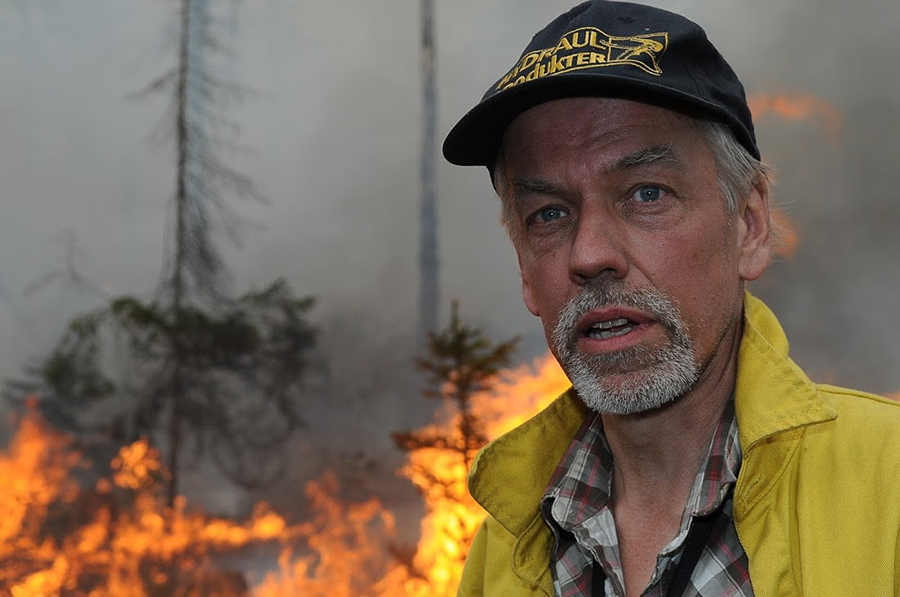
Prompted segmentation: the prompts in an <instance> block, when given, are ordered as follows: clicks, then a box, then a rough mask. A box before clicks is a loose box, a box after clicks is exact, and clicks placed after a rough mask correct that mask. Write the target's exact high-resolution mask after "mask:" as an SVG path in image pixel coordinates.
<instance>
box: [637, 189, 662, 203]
mask: <svg viewBox="0 0 900 597" xmlns="http://www.w3.org/2000/svg"><path fill="white" fill-rule="evenodd" d="M663 194H665V191H664V190H662V189H661V188H659V187H656V186H653V185H645V186H642V187H641V188H639V189H638V190H637V191H635V192H634V195H632V198H633V199H634V200H635V201H640V202H642V203H652V202H653V201H658V200H659V199H660V198H661V197H662V196H663Z"/></svg>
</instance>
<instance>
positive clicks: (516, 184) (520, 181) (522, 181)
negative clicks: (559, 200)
mask: <svg viewBox="0 0 900 597" xmlns="http://www.w3.org/2000/svg"><path fill="white" fill-rule="evenodd" d="M512 188H513V191H514V192H515V193H516V194H518V193H526V194H533V195H560V194H562V192H563V191H562V189H561V188H560V187H559V186H557V185H555V184H552V183H549V182H547V181H545V180H541V179H540V178H517V179H515V180H513V181H512Z"/></svg>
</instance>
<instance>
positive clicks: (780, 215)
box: [747, 94, 843, 259]
mask: <svg viewBox="0 0 900 597" xmlns="http://www.w3.org/2000/svg"><path fill="white" fill-rule="evenodd" d="M747 103H748V104H749V107H750V112H751V113H752V114H753V119H754V120H755V121H756V122H757V123H758V122H760V121H761V120H763V119H764V118H765V117H767V116H769V115H773V116H777V117H778V118H781V119H784V120H813V121H817V122H821V123H822V125H823V127H824V132H825V136H826V137H827V138H828V139H830V140H831V141H832V142H836V141H837V140H838V139H839V138H840V135H841V129H842V128H843V118H841V114H840V112H838V110H837V109H836V108H835V107H834V106H832V105H831V104H829V103H828V102H826V101H824V100H822V99H819V98H817V97H815V96H812V95H764V94H760V95H753V96H751V97H749V98H748V100H747ZM772 220H773V223H774V225H775V229H776V230H777V232H778V238H777V244H776V246H775V254H776V255H778V256H781V257H784V258H787V259H790V258H792V257H794V255H795V254H796V252H797V245H798V244H799V241H800V238H799V234H798V233H797V227H796V226H795V225H794V223H793V222H792V221H791V220H790V218H789V217H788V216H787V214H786V213H785V212H784V210H782V209H781V208H779V207H778V206H777V205H776V206H773V208H772Z"/></svg>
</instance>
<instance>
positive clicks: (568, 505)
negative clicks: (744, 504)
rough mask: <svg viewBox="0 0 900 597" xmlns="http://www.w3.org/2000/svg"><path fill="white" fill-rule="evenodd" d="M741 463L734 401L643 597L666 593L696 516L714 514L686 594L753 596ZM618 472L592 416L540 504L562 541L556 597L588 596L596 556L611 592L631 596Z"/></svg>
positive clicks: (556, 560) (610, 596) (613, 596)
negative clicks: (742, 531)
mask: <svg viewBox="0 0 900 597" xmlns="http://www.w3.org/2000/svg"><path fill="white" fill-rule="evenodd" d="M740 466H741V448H740V443H739V441H738V429H737V421H736V420H735V418H734V401H733V400H731V401H729V402H728V405H727V406H726V408H725V412H724V413H723V414H722V419H721V420H720V421H719V425H718V427H717V428H716V431H715V433H714V435H713V440H712V444H711V445H710V451H709V456H708V457H707V460H706V465H705V466H703V467H701V468H700V470H699V471H698V472H697V477H696V479H695V480H694V485H693V487H692V489H691V493H690V496H689V497H688V501H687V504H686V506H685V510H684V515H683V516H682V520H681V525H680V528H679V531H678V533H677V534H676V535H675V538H674V539H672V541H670V542H669V544H668V545H666V546H665V547H664V548H663V549H662V551H660V552H659V555H658V556H657V559H656V569H655V570H654V572H653V576H652V577H651V578H650V583H649V584H648V585H647V587H646V588H645V589H644V591H643V592H642V593H641V595H642V596H645V597H662V596H664V595H665V594H666V591H667V590H668V588H669V584H670V583H671V580H672V576H673V574H674V572H675V567H676V566H677V564H678V560H679V558H680V556H681V553H682V548H683V546H684V541H685V538H686V537H687V535H688V531H689V530H690V528H691V521H692V518H693V517H694V516H706V515H708V514H712V513H713V512H718V516H717V519H716V521H715V526H714V527H713V530H712V534H711V535H710V537H709V540H708V541H707V544H706V548H705V549H704V550H703V552H702V554H701V556H700V560H699V561H698V562H697V565H696V567H695V568H694V570H693V573H692V575H691V579H690V582H689V583H688V585H687V588H686V589H685V593H684V594H685V595H688V596H692V597H693V596H701V597H706V596H709V597H713V596H714V597H721V596H725V595H734V596H742V595H753V589H752V587H751V586H750V573H749V570H748V567H747V554H745V553H744V548H743V547H742V546H741V543H740V541H738V537H737V531H736V530H735V528H734V519H733V518H732V513H731V506H732V499H731V494H732V490H733V488H734V483H735V481H737V473H738V470H739V469H740ZM612 470H613V467H612V453H611V452H610V450H609V445H608V444H607V443H606V437H605V436H604V434H603V425H602V422H601V419H600V417H599V416H594V417H589V418H588V419H587V420H586V421H585V422H584V424H583V425H582V426H581V428H580V429H579V430H578V433H576V435H575V438H574V439H573V440H572V443H571V445H570V446H569V448H568V450H567V451H566V453H565V454H564V455H563V457H562V460H560V464H559V466H558V467H557V469H556V472H555V473H554V474H553V477H552V478H551V479H550V484H549V486H548V488H547V492H546V493H545V495H544V498H543V500H542V502H541V510H542V512H543V515H544V519H545V520H546V522H547V524H548V525H549V526H550V529H551V530H552V531H553V535H554V537H555V538H556V549H555V551H554V553H553V555H552V557H551V570H552V572H553V586H554V589H555V591H556V594H557V595H560V596H562V597H576V596H584V597H589V596H590V595H591V576H592V575H591V567H592V565H593V562H594V558H595V557H597V560H598V562H599V563H600V565H601V566H602V567H603V570H604V572H605V573H606V584H605V586H604V594H605V595H606V596H607V597H623V596H624V595H625V590H624V587H623V585H624V582H623V578H622V565H621V562H620V560H619V547H618V540H617V538H616V526H615V522H614V520H613V515H612V511H611V510H610V509H609V504H608V502H609V498H610V485H611V482H612ZM592 554H596V556H595V555H592Z"/></svg>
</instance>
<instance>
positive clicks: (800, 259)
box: [0, 0, 900, 419]
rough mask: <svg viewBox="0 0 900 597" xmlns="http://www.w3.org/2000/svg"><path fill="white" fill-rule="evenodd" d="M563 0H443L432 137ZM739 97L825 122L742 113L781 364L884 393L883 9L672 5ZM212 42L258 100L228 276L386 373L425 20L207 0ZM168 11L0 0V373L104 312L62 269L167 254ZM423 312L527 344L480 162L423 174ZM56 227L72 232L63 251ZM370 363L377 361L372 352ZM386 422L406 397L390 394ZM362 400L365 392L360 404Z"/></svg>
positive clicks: (894, 109) (146, 285) (247, 137)
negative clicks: (164, 122)
mask: <svg viewBox="0 0 900 597" xmlns="http://www.w3.org/2000/svg"><path fill="white" fill-rule="evenodd" d="M571 4H572V3H571V2H568V1H566V2H563V1H561V0H552V1H548V0H541V1H538V0H477V1H475V0H456V1H453V2H449V1H448V2H438V3H437V6H436V20H437V30H436V36H437V67H438V98H439V107H438V113H439V120H440V122H439V127H438V128H439V131H440V134H441V135H442V136H443V135H444V134H446V132H447V131H448V130H449V129H450V127H451V126H452V125H453V124H454V122H455V121H456V119H457V118H458V117H460V116H461V115H462V114H463V113H465V111H466V110H468V109H469V108H470V107H471V106H472V105H474V103H475V102H476V101H477V99H478V98H480V96H481V94H482V93H483V91H484V90H485V89H486V88H487V86H488V85H490V83H492V82H493V81H494V80H495V79H496V78H497V77H498V76H499V75H500V74H502V73H503V72H505V71H506V70H507V69H508V68H509V67H510V66H511V65H512V64H513V63H514V62H515V61H516V59H517V58H518V56H519V54H520V52H521V49H522V48H523V47H524V46H525V45H526V44H527V42H528V41H529V40H530V39H531V36H532V35H533V34H534V33H535V32H536V31H537V30H538V29H539V28H540V27H542V26H543V25H544V24H545V23H547V22H549V20H550V19H552V18H553V17H555V16H556V15H558V14H559V13H561V12H563V11H564V10H566V9H568V8H569V7H570V6H571ZM660 5H661V6H663V7H664V8H669V9H671V10H675V11H678V12H682V13H684V14H686V15H687V16H689V17H691V18H693V19H694V20H697V21H698V22H700V23H701V24H702V25H703V26H704V27H705V28H706V30H707V32H708V34H709V36H710V38H711V39H712V40H713V41H714V43H716V44H717V45H718V46H719V48H720V50H721V51H722V53H723V54H724V55H725V56H726V58H727V59H728V60H729V61H730V62H731V64H732V66H733V67H734V68H735V70H736V71H737V72H738V74H739V75H740V77H741V78H742V80H743V81H744V84H745V87H746V88H747V91H748V94H749V95H751V96H753V95H761V94H765V95H786V96H799V95H812V96H815V97H816V98H817V99H818V100H820V101H821V102H824V103H825V104H827V105H830V106H832V107H833V108H834V109H835V110H837V112H838V113H839V114H840V115H841V118H842V124H841V127H840V130H839V131H838V133H837V134H836V135H829V133H828V131H827V130H826V125H825V123H824V122H823V121H822V119H821V118H816V117H813V118H810V119H805V120H790V121H789V120H785V119H782V118H779V117H777V116H774V115H766V116H764V117H761V118H760V119H758V121H757V130H758V137H759V142H760V146H761V149H762V152H763V154H764V158H765V159H766V160H767V161H769V162H771V163H772V164H773V165H774V166H775V167H776V168H777V170H778V197H779V201H780V202H782V203H783V204H784V205H785V209H786V213H787V215H788V217H789V218H790V219H791V221H792V222H793V224H794V225H795V227H796V229H797V230H798V233H799V238H800V244H799V246H798V249H797V253H796V256H795V257H793V258H792V259H785V260H781V261H779V262H777V263H775V264H773V266H772V267H771V268H770V271H769V272H767V274H766V275H765V276H764V278H763V279H762V280H761V281H760V282H757V283H756V284H755V285H754V290H755V292H757V293H758V294H760V295H762V296H763V297H764V298H765V299H766V300H767V301H768V302H769V303H770V305H771V306H772V307H773V309H774V310H775V312H776V313H777V314H778V315H780V316H781V318H782V322H783V323H784V325H785V327H786V329H787V331H788V335H789V338H790V339H791V342H792V350H793V355H794V356H795V358H796V359H797V360H798V361H799V362H800V364H801V365H803V366H805V367H806V368H807V369H808V371H809V373H810V374H811V375H812V376H813V377H814V378H816V379H819V380H827V381H833V382H837V383H842V384H847V385H853V386H857V387H861V388H863V389H868V390H873V391H878V392H894V391H898V390H900V374H898V373H897V371H898V370H900V341H898V330H900V309H898V307H897V296H898V291H900V268H898V266H897V263H896V262H897V257H898V255H900V251H898V249H900V234H898V233H897V226H898V224H900V208H898V201H900V193H898V189H900V168H897V166H896V164H898V163H900V149H898V143H897V141H896V140H897V139H898V138H900V78H898V77H897V76H896V73H897V70H898V67H897V53H896V50H895V47H896V44H895V31H894V30H895V28H896V24H897V23H898V22H900V4H898V3H897V2H896V0H862V1H860V2H843V1H834V0H827V1H824V0H793V1H791V0H787V1H785V0H777V1H776V0H757V1H755V2H752V3H750V2H746V1H740V0H726V1H723V0H693V1H690V0H680V1H662V2H660ZM211 6H212V7H213V8H214V11H215V12H216V14H218V15H219V17H220V19H221V25H220V35H221V36H222V37H223V38H224V40H225V41H226V42H227V45H228V47H229V48H230V50H229V54H227V55H224V56H218V57H214V58H210V60H211V62H210V65H211V67H212V68H214V70H215V72H216V73H217V74H219V75H221V76H223V77H224V78H227V79H229V80H234V81H238V82H241V83H243V84H246V85H248V86H250V87H252V88H253V89H254V93H252V94H250V95H249V96H248V97H245V98H244V99H243V100H242V101H240V102H237V101H235V102H233V103H231V104H230V105H229V106H227V111H228V114H229V115H230V116H231V117H232V118H233V119H234V120H235V121H237V122H238V123H239V124H240V129H241V131H240V136H239V138H237V139H236V142H237V144H238V145H239V146H240V147H237V148H227V147H223V148H222V149H221V152H222V157H223V158H224V159H226V160H227V161H229V162H230V163H231V164H232V165H233V166H234V167H235V168H236V169H238V170H240V171H242V172H245V173H246V174H249V175H250V176H252V177H253V179H254V180H255V182H256V184H257V186H258V187H259V189H260V190H261V191H262V192H263V193H264V194H265V196H266V197H267V198H268V202H267V203H266V204H255V203H238V204H236V209H237V210H238V211H239V212H240V213H241V214H242V215H243V216H245V217H246V218H247V219H248V220H249V221H250V222H251V223H250V224H249V225H248V226H246V227H245V228H244V233H243V235H242V243H241V245H240V246H236V245H234V244H230V243H229V241H228V240H227V239H226V238H225V237H224V236H220V238H222V247H223V250H224V253H225V257H226V259H227V262H228V264H229V266H230V270H231V273H232V288H234V289H235V291H238V292H240V291H243V290H247V289H249V288H253V287H260V286H262V285H264V284H267V283H268V282H269V281H271V280H272V279H273V278H275V277H278V276H284V277H286V278H287V279H288V280H289V281H290V283H291V284H292V286H293V287H294V289H295V290H296V291H297V292H298V293H300V294H313V295H315V296H317V297H318V298H319V303H318V305H317V307H316V308H315V311H314V314H315V315H314V317H315V319H316V321H317V322H318V323H319V324H320V325H321V326H322V329H323V345H324V346H326V347H328V348H329V350H332V351H335V352H336V353H339V355H342V358H343V361H341V362H342V363H343V364H342V365H339V366H337V369H336V370H337V371H338V372H339V374H340V375H346V376H347V378H346V379H344V380H343V381H344V383H345V385H346V386H347V387H348V388H350V389H348V390H347V391H348V392H351V393H352V392H354V391H355V392H356V393H357V394H359V396H360V397H359V398H358V400H359V402H360V403H364V402H365V397H364V392H361V391H360V390H359V389H358V388H357V389H356V390H353V389H352V388H351V386H352V383H351V381H350V380H351V379H352V377H353V375H354V372H358V371H359V370H361V369H364V368H367V367H369V368H371V367H373V366H374V367H379V366H380V365H379V363H381V362H382V361H381V360H379V359H380V358H382V359H383V358H384V355H385V353H386V352H392V351H393V353H392V355H391V357H390V359H389V360H390V362H391V365H390V366H385V367H384V368H383V369H382V374H385V373H384V372H390V371H395V370H400V369H402V367H401V365H400V364H399V363H403V362H405V361H404V359H405V358H406V356H405V353H403V352H402V349H400V348H397V347H398V346H400V344H402V342H401V339H403V338H406V337H409V336H410V335H411V334H412V333H413V332H414V330H415V322H416V317H415V316H414V312H415V308H416V305H417V301H416V292H417V288H416V283H417V271H416V267H417V251H418V249H417V240H418V203H417V202H418V189H419V185H418V180H417V175H418V150H419V142H420V141H419V134H420V133H419V131H420V120H419V119H420V114H421V110H420V103H419V94H420V89H419V85H420V78H419V59H418V54H417V51H418V35H419V29H418V11H417V8H418V6H417V3H415V2H409V1H406V2H400V1H398V0H379V1H375V2H373V1H363V0H347V1H345V2H333V1H330V0H328V1H325V0H318V1H312V2H298V1H294V0H244V1H242V2H238V1H233V0H212V2H211ZM174 11H175V5H174V4H173V3H166V2H157V1H155V0H79V2H77V3H74V2H69V1H66V0H47V1H44V2H40V3H37V2H33V1H30V0H0V81H2V82H3V83H2V89H0V114H2V118H0V181H2V184H3V187H2V188H3V190H2V193H3V195H2V197H3V199H2V205H3V215H2V217H0V331H2V338H3V341H2V342H0V373H2V374H3V375H10V374H13V373H15V372H16V371H17V369H18V367H19V365H20V363H21V362H22V361H23V360H24V359H25V358H26V357H28V356H29V355H33V354H37V353H40V352H41V351H46V350H47V349H48V348H49V347H50V346H52V343H53V341H54V340H55V338H56V337H57V335H58V334H59V333H60V331H61V329H62V325H63V324H64V322H65V319H66V318H67V317H68V316H69V315H71V314H72V313H74V312H75V311H77V310H79V309H85V308H89V307H91V306H95V305H96V304H97V300H98V299H97V298H96V296H95V295H94V293H93V292H92V291H91V290H89V289H86V288H85V287H83V286H82V287H78V286H72V285H64V284H62V283H61V277H57V278H56V279H55V280H56V281H53V282H50V283H47V284H45V285H43V286H41V288H40V289H39V290H37V291H35V292H31V293H29V294H26V293H25V292H24V291H25V289H27V288H29V287H30V286H29V285H30V284H31V285H33V283H34V282H35V281H36V280H39V279H41V278H42V276H46V275H47V274H48V273H52V272H54V271H61V270H62V268H63V265H64V263H65V257H66V255H67V254H69V253H71V252H72V251H73V250H74V253H73V255H72V256H73V257H74V262H75V263H76V265H77V268H78V271H80V272H81V273H82V274H83V275H84V276H86V277H87V278H89V279H90V280H92V281H93V282H94V283H96V284H97V285H98V286H99V287H100V288H101V289H102V290H103V292H106V293H109V294H122V293H145V292H149V291H151V290H152V289H153V287H154V286H155V284H156V282H157V277H158V274H159V270H160V266H161V264H162V261H163V243H164V241H165V236H164V234H163V230H164V228H165V226H166V222H167V215H166V214H167V209H168V208H169V206H170V199H171V196H172V194H173V185H174V167H173V160H174V157H173V152H172V151H171V148H170V147H168V146H167V145H166V144H165V143H159V142H157V143H155V144H154V143H152V142H151V141H150V140H149V139H150V138H151V137H152V133H153V131H154V130H156V127H157V125H158V123H159V122H160V120H161V119H162V117H163V113H164V110H165V109H166V101H165V99H164V98H163V97H161V96H160V97H150V98H148V99H145V100H142V101H133V100H129V99H127V96H128V95H129V94H130V93H132V92H134V91H135V90H137V89H140V88H141V87H142V86H143V85H145V84H146V83H147V82H148V81H150V80H151V79H152V78H153V77H154V76H156V75H159V74H161V73H162V72H165V70H166V69H168V68H170V67H171V66H172V63H173V60H174V54H173V51H174V49H173V44H174V39H175V38H174V35H175V33H174V32H175V23H176V21H175V14H174ZM438 202H439V218H440V251H441V255H440V258H441V266H442V269H441V285H442V301H443V304H442V306H441V313H442V314H443V317H444V319H445V320H446V318H447V316H448V315H449V303H450V300H451V299H453V298H458V299H460V301H461V304H462V314H463V316H464V317H465V318H466V319H467V320H468V321H470V322H471V323H474V324H477V325H480V326H482V327H483V328H484V329H485V330H486V331H487V332H489V333H490V334H492V335H494V336H495V337H497V338H505V337H508V336H511V335H513V334H522V335H523V336H524V338H525V341H524V351H523V356H524V355H534V354H537V353H539V352H541V351H542V350H543V346H544V345H543V337H542V333H541V331H540V326H539V325H538V322H537V321H536V320H534V318H532V317H531V316H530V315H529V314H528V313H527V311H526V310H525V308H524V306H523V305H522V302H521V298H520V290H519V277H518V272H517V267H516V260H515V255H514V253H513V251H512V250H511V248H510V247H509V244H508V242H507V240H506V238H505V236H504V233H503V232H502V230H501V228H500V226H499V225H498V224H497V213H498V205H497V202H496V199H495V198H494V197H493V194H492V191H491V188H490V184H489V181H488V178H487V174H486V172H484V171H483V169H479V168H459V167H453V166H450V165H448V164H441V166H440V168H439V171H438ZM67 239H70V240H71V239H74V242H70V241H69V240H67ZM377 355H380V356H377ZM379 404H380V407H379V408H381V409H382V410H385V409H386V412H388V413H391V414H389V415H386V416H387V418H390V417H395V416H396V417H398V418H400V419H402V417H403V414H402V412H401V411H403V409H402V408H401V407H399V406H396V405H394V406H391V407H388V406H385V403H384V402H383V401H382V402H380V403H379ZM361 408H363V407H361Z"/></svg>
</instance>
